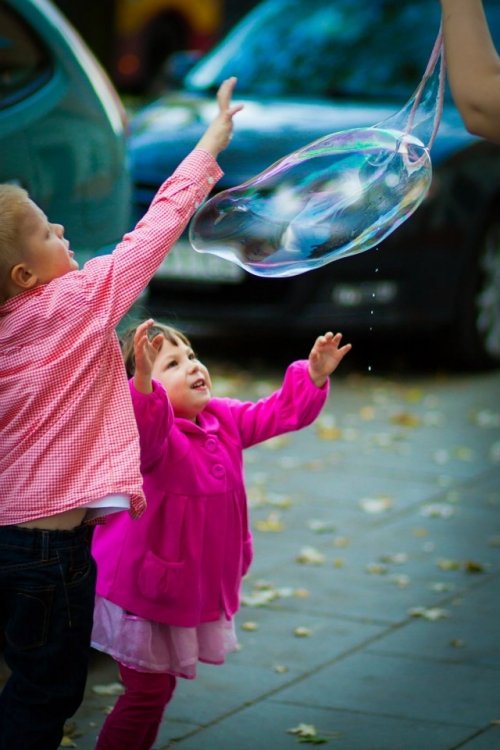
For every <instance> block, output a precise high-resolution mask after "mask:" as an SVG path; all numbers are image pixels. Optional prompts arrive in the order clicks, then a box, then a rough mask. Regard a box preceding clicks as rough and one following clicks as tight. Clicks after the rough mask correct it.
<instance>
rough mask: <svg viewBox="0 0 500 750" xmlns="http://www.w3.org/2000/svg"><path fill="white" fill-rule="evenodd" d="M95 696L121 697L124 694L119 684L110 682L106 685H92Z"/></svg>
mask: <svg viewBox="0 0 500 750" xmlns="http://www.w3.org/2000/svg"><path fill="white" fill-rule="evenodd" d="M92 690H93V691H94V693H96V695H121V694H122V693H123V692H124V688H123V685H122V684H121V682H110V683H108V684H107V685H93V687H92Z"/></svg>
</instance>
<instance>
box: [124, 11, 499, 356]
mask: <svg viewBox="0 0 500 750" xmlns="http://www.w3.org/2000/svg"><path fill="white" fill-rule="evenodd" d="M485 6H486V9H487V13H488V16H489V19H490V23H491V26H492V30H493V33H494V36H495V40H496V42H497V43H498V42H499V41H500V0H489V1H488V0H486V2H485ZM439 7H440V6H439V3H437V2H436V1H435V0H420V1H419V2H404V3H402V2H400V0H372V2H370V3H367V2H366V1H365V0H308V1H307V2H303V0H266V1H265V2H262V3H261V4H259V5H258V6H257V7H256V8H255V9H254V10H253V11H251V12H250V13H249V14H248V15H247V16H246V17H245V18H244V19H243V20H242V21H241V22H240V23H239V24H238V25H236V26H235V27H234V29H233V30H232V31H231V32H230V33H229V34H228V35H227V36H226V37H225V38H224V39H223V40H222V41H221V42H220V44H219V45H217V46H216V47H215V48H214V49H213V50H212V51H211V52H209V53H208V54H207V55H206V56H205V57H204V58H203V59H202V60H201V61H200V62H199V63H198V64H196V66H195V67H194V68H193V69H192V70H191V71H190V72H189V73H188V74H187V76H186V77H185V79H184V80H183V82H182V85H181V87H180V88H179V90H177V91H175V92H173V93H169V94H165V95H164V96H162V97H160V98H158V99H157V100H156V101H154V102H153V103H151V104H150V105H149V106H146V107H145V108H144V109H143V110H142V111H140V112H139V113H138V114H137V116H136V117H135V118H134V119H133V121H132V124H131V140H130V156H131V169H132V177H133V183H134V188H133V189H134V198H133V201H134V207H135V211H136V214H137V215H138V216H139V215H141V214H142V213H143V212H144V210H145V209H146V207H147V206H148V204H149V202H150V201H151V199H152V197H153V194H154V192H155V190H156V189H157V187H158V185H159V184H160V182H161V181H162V180H163V179H164V177H165V175H168V174H169V173H170V172H171V171H172V169H173V168H174V167H175V166H176V164H177V163H178V162H179V161H180V160H181V159H182V158H183V157H184V156H185V155H186V154H187V153H188V151H189V150H190V149H191V148H192V147H193V146H194V144H195V143H196V141H197V140H198V138H199V137H200V134H201V132H202V130H203V129H204V128H205V126H206V124H207V122H208V120H209V118H211V117H212V115H213V113H214V104H213V99H214V93H215V91H216V90H217V87H218V86H219V84H220V83H221V81H222V80H223V79H224V78H226V77H227V76H229V75H236V76H237V77H238V86H237V90H236V100H237V101H242V102H244V105H245V108H244V110H243V111H242V112H240V113H239V114H238V115H237V121H236V126H235V133H234V138H233V140H232V142H231V144H230V147H229V148H228V149H227V150H226V151H224V152H223V154H222V155H221V158H220V163H221V166H222V168H223V170H224V172H225V175H224V177H223V179H222V180H221V181H220V183H219V184H218V185H217V187H216V189H217V190H223V189H226V188H230V187H234V186H238V185H240V184H241V183H243V182H245V181H247V180H249V179H251V178H252V177H254V176H255V175H257V174H258V173H259V172H261V171H262V170H263V169H265V168H267V167H268V166H269V165H271V164H272V163H273V162H275V161H276V160H278V159H280V158H281V157H283V156H285V155H286V154H289V153H291V152H292V151H294V150H296V149H297V148H299V147H301V146H304V145H306V144H308V143H310V142H312V141H314V140H315V139H317V138H320V137H322V136H324V135H326V134H329V133H333V132H336V131H340V130H345V129H348V128H355V127H362V126H370V125H373V124H375V123H378V122H380V121H381V120H383V119H385V118H386V117H387V116H389V115H391V114H393V113H395V112H397V111H398V110H399V109H400V108H401V107H402V106H403V105H404V103H405V102H406V101H407V100H408V99H409V97H410V96H411V94H412V92H413V91H414V89H415V87H416V85H417V84H418V82H419V80H420V79H421V77H422V74H423V72H424V70H425V67H426V64H427V60H428V58H429V56H430V53H431V50H432V48H433V44H434V40H435V38H436V35H437V32H438V28H439V20H440V18H439ZM431 155H432V163H433V182H432V187H431V190H430V192H429V194H428V197H427V198H426V199H425V201H424V203H423V204H422V205H421V206H420V208H419V209H418V210H417V211H416V213H415V214H414V215H413V216H412V217H411V218H410V219H409V220H408V221H407V222H406V223H405V224H403V225H402V226H401V227H399V228H398V229H397V230H396V231H395V232H394V233H393V234H392V235H391V236H389V237H388V238H387V239H386V240H384V241H383V242H382V243H380V245H379V247H378V248H377V249H375V250H370V251H368V252H365V253H362V254H359V255H356V256H353V257H349V258H345V259H343V260H339V261H336V262H334V263H330V264H328V265H326V266H323V267H322V268H320V269H318V270H315V271H311V272H308V273H305V274H302V275H299V276H295V277H293V278H287V279H270V278H258V277H255V276H253V275H250V274H248V273H245V272H244V271H242V270H241V269H240V268H239V267H238V266H236V265H233V264H232V263H230V262H228V261H225V260H221V259H219V258H217V257H214V256H212V255H207V254H200V253H196V252H195V251H194V250H192V249H191V248H190V246H189V243H188V239H187V235H184V237H183V238H182V239H181V241H180V242H179V243H178V245H177V246H176V247H175V248H174V250H173V252H172V254H171V255H170V256H169V257H168V258H167V260H166V262H165V263H164V265H163V266H162V268H161V270H160V271H159V272H158V274H157V275H156V276H155V278H154V280H153V282H152V283H151V286H150V307H151V309H152V310H153V311H154V310H158V311H161V312H163V313H164V314H165V315H170V314H172V315H173V316H174V319H175V320H176V321H177V322H178V323H179V324H180V325H182V326H184V327H185V328H186V329H187V330H188V331H194V330H200V331H204V332H209V331H215V332H216V333H218V334H224V335H232V334H233V333H236V334H238V335H240V336H241V335H245V334H247V335H250V334H252V333H255V332H258V335H259V336H260V337H262V336H265V335H269V336H275V335H276V334H278V333H279V334H280V335H283V331H284V330H285V331H286V335H287V336H289V337H293V336H297V335H300V334H308V335H309V334H311V333H313V334H314V333H316V332H318V331H321V330H324V329H327V328H331V327H333V328H335V329H339V330H342V331H344V332H345V334H346V336H348V338H349V339H355V337H356V335H358V334H363V333H368V331H369V330H371V329H372V328H375V329H376V331H377V332H378V333H380V334H382V333H390V334H391V335H394V334H401V335H403V336H409V335H410V334H416V333H419V334H421V335H424V336H425V337H427V338H430V337H432V338H436V337H438V336H439V337H441V339H440V340H441V341H442V342H443V346H444V345H448V346H449V347H450V349H451V350H452V351H453V353H454V355H455V356H456V357H460V359H461V360H462V362H467V363H469V364H474V365H481V366H482V365H484V364H486V363H491V362H496V363H498V362H500V289H499V286H500V285H499V279H500V254H499V252H500V148H499V147H498V146H495V145H493V144H490V143H487V142H485V141H483V140H481V139H479V138H476V137H473V136H472V135H470V134H469V133H467V132H466V130H465V128H464V126H463V124H462V122H461V119H460V116H459V114H458V112H457V110H456V108H455V107H454V105H453V104H452V102H451V100H450V97H449V95H448V94H447V97H446V101H445V104H444V109H443V115H442V121H441V125H440V129H439V132H438V135H437V138H436V140H435V143H434V145H433V148H432V152H431Z"/></svg>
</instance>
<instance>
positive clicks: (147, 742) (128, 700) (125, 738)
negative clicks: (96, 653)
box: [96, 664, 176, 750]
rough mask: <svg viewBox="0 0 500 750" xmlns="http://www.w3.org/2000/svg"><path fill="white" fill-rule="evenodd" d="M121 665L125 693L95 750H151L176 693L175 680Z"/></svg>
mask: <svg viewBox="0 0 500 750" xmlns="http://www.w3.org/2000/svg"><path fill="white" fill-rule="evenodd" d="M119 666H120V676H121V679H122V682H123V684H124V686H125V692H124V694H123V695H121V696H120V697H119V698H118V700H117V701H116V704H115V707H114V708H113V710H112V712H111V713H110V714H109V716H108V718H107V719H106V721H105V722H104V725H103V727H102V729H101V731H100V733H99V737H98V738H97V744H96V750H150V749H151V747H152V746H153V742H154V741H155V739H156V735H157V734H158V730H159V728H160V724H161V720H162V717H163V712H164V710H165V707H166V705H167V703H168V702H169V701H170V700H171V698H172V695H173V693H174V690H175V684H176V678H175V677H174V676H173V675H171V674H165V673H156V672H137V671H136V670H135V669H129V668H128V667H124V666H123V665H122V664H120V665H119Z"/></svg>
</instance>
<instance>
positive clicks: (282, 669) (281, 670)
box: [273, 664, 288, 674]
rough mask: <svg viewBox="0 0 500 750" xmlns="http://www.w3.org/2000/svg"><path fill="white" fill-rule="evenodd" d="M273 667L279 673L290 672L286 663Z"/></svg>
mask: <svg viewBox="0 0 500 750" xmlns="http://www.w3.org/2000/svg"><path fill="white" fill-rule="evenodd" d="M273 669H274V671H275V672H277V673H278V674H285V672H288V667H286V666H285V665H284V664H275V665H274V667H273Z"/></svg>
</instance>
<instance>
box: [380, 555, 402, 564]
mask: <svg viewBox="0 0 500 750" xmlns="http://www.w3.org/2000/svg"><path fill="white" fill-rule="evenodd" d="M380 560H381V562H384V563H394V564H395V565H403V564H404V563H406V562H408V555H407V554H406V552H396V554H395V555H381V556H380Z"/></svg>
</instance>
